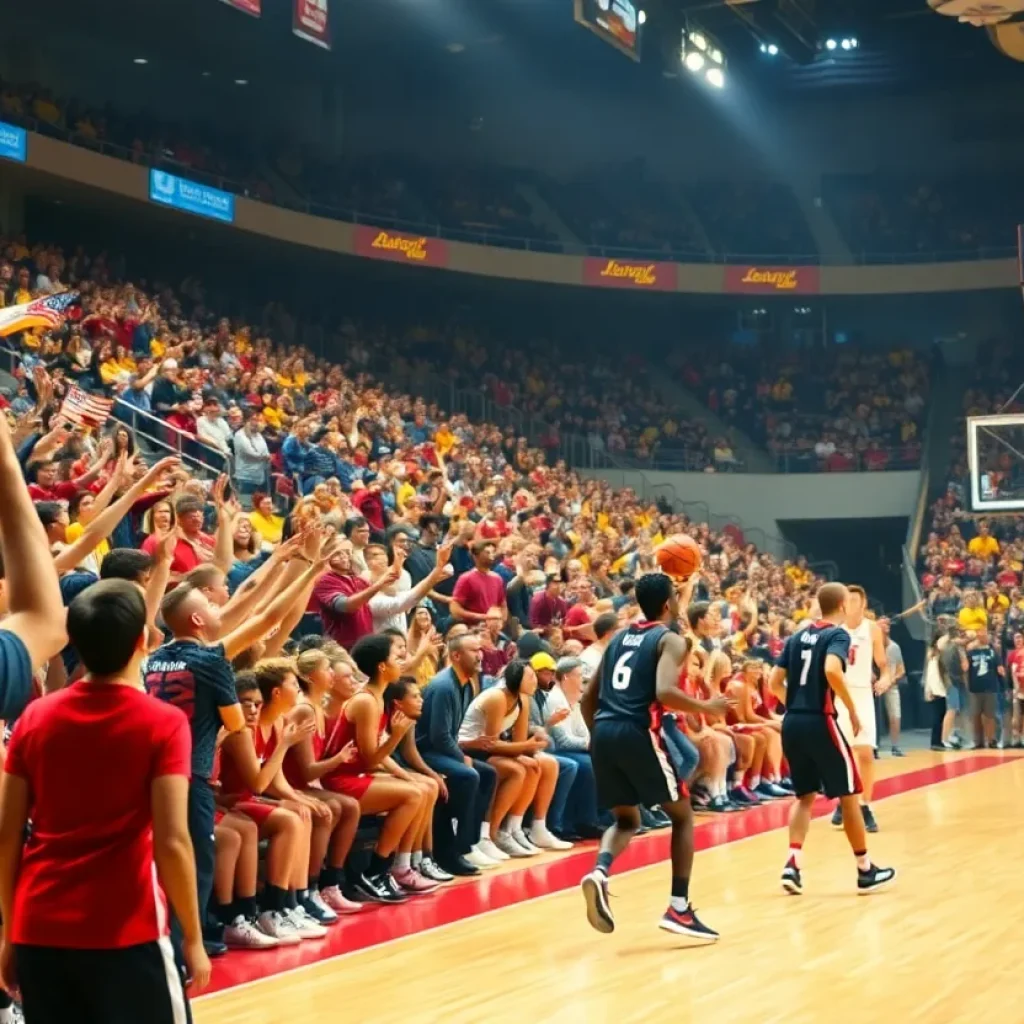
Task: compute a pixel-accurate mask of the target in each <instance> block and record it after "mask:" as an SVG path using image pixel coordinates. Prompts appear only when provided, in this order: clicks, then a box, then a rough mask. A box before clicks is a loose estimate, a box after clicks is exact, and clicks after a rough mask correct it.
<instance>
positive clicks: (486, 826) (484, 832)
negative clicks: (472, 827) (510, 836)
mask: <svg viewBox="0 0 1024 1024" xmlns="http://www.w3.org/2000/svg"><path fill="white" fill-rule="evenodd" d="M490 838H491V826H490V823H489V822H488V821H486V820H485V821H484V823H483V824H482V825H481V826H480V842H481V843H482V842H484V841H485V840H487V839H490Z"/></svg>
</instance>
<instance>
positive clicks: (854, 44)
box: [850, 36, 860, 50]
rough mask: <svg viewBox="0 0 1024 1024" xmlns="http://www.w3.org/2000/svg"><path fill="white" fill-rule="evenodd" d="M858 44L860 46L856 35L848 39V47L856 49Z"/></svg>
mask: <svg viewBox="0 0 1024 1024" xmlns="http://www.w3.org/2000/svg"><path fill="white" fill-rule="evenodd" d="M858 46H860V43H858V42H857V37H856V36H853V38H851V39H850V49H851V50H856V49H857V47H858Z"/></svg>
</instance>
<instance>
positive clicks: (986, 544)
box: [967, 523, 999, 560]
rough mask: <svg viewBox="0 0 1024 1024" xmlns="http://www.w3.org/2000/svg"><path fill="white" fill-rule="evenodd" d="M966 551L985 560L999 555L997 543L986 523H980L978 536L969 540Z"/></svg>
mask: <svg viewBox="0 0 1024 1024" xmlns="http://www.w3.org/2000/svg"><path fill="white" fill-rule="evenodd" d="M967 550H968V551H969V552H970V553H971V554H972V555H975V556H977V557H978V558H984V559H986V560H988V559H989V558H992V557H993V556H995V555H998V554H999V541H997V540H996V539H995V537H993V536H992V534H991V532H990V531H989V527H988V523H981V524H980V525H979V526H978V536H977V537H972V538H971V540H970V543H969V544H968V545H967Z"/></svg>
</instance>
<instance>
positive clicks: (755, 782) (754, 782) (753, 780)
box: [747, 772, 761, 790]
mask: <svg viewBox="0 0 1024 1024" xmlns="http://www.w3.org/2000/svg"><path fill="white" fill-rule="evenodd" d="M747 777H748V778H749V779H750V781H749V782H748V783H747V789H750V790H754V789H757V787H758V786H760V785H761V776H760V775H753V774H751V773H750V772H748V773H747Z"/></svg>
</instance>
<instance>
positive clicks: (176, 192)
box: [149, 170, 235, 224]
mask: <svg viewBox="0 0 1024 1024" xmlns="http://www.w3.org/2000/svg"><path fill="white" fill-rule="evenodd" d="M149 198H150V199H151V200H152V201H153V202H154V203H160V204H161V206H171V207H173V208H174V209H175V210H184V211H185V212H186V213H194V214H196V216H198V217H210V218H211V219H212V220H221V221H224V223H225V224H232V223H234V220H235V197H234V196H233V195H232V194H231V193H230V192H224V191H222V190H221V189H219V188H213V187H212V186H210V185H200V184H199V183H198V182H196V181H189V180H188V179H187V178H179V177H178V175H176V174H168V173H167V172H166V171H156V170H150V172H149Z"/></svg>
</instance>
